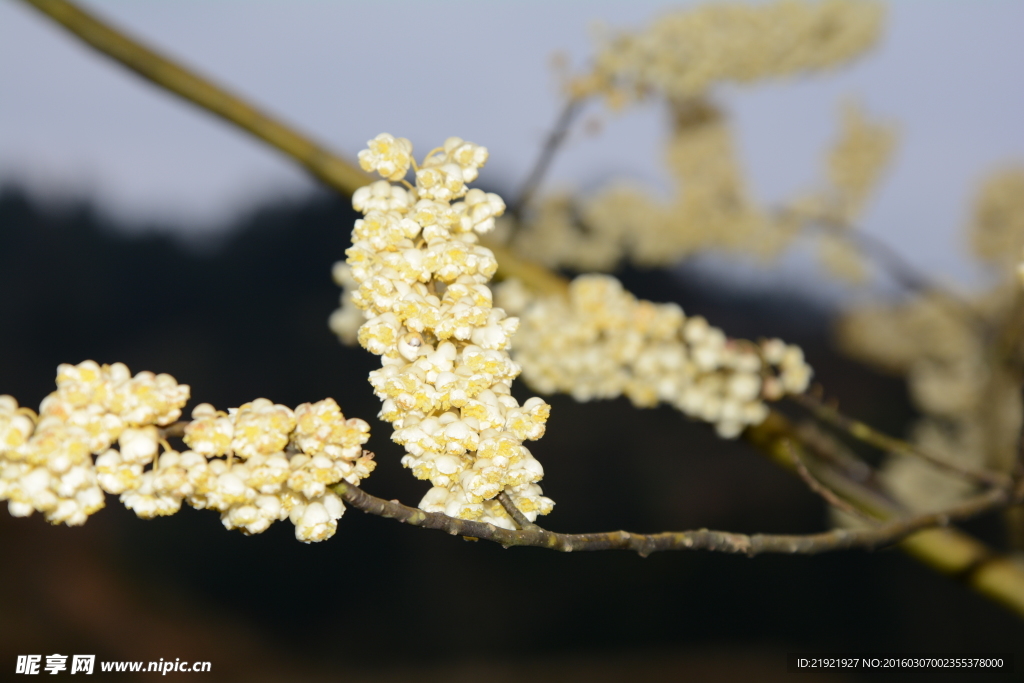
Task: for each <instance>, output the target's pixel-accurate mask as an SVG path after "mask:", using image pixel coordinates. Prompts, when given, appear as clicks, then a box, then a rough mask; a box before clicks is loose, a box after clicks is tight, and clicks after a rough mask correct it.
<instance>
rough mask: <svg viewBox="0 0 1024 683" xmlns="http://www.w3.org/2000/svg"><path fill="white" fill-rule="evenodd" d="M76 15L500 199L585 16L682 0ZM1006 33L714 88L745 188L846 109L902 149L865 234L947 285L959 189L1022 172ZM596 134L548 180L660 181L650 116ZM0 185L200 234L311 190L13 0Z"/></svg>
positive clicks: (0, 48) (4, 65) (629, 15)
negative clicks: (429, 162) (454, 164)
mask: <svg viewBox="0 0 1024 683" xmlns="http://www.w3.org/2000/svg"><path fill="white" fill-rule="evenodd" d="M682 4H693V3H682ZM87 5H88V6H89V7H90V8H93V9H95V10H97V11H99V12H101V13H102V14H103V15H105V16H107V17H108V18H110V19H112V20H114V21H115V22H116V23H117V24H120V25H121V26H123V27H125V28H127V29H129V30H130V31H132V32H134V33H135V34H136V35H138V36H139V37H141V38H143V39H144V40H146V41H148V42H150V43H151V44H153V45H155V46H157V47H158V48H160V49H162V50H164V51H166V52H168V53H170V54H171V55H173V56H177V57H181V58H184V60H185V61H186V63H188V64H191V65H194V66H196V67H199V69H200V70H201V71H202V72H204V73H206V74H207V75H209V76H212V77H213V78H214V79H216V80H218V81H219V82H221V83H222V84H226V85H228V86H230V87H231V88H232V89H234V90H236V91H237V92H240V93H242V94H244V95H245V96H247V97H249V98H251V99H253V100H255V101H256V102H257V103H259V104H262V105H263V106H265V107H266V108H268V109H269V110H271V111H273V112H276V113H278V114H280V115H282V116H283V117H284V118H285V119H286V120H289V121H291V122H294V123H296V124H298V125H299V126H300V127H301V128H303V129H305V130H307V131H310V132H312V133H313V134H314V135H315V136H317V137H319V138H320V139H322V140H324V141H326V142H327V143H329V144H330V145H332V146H333V147H334V148H336V149H338V150H340V151H341V152H343V153H346V154H348V155H350V156H351V155H354V154H355V152H357V151H358V150H359V149H360V148H361V147H362V146H363V145H364V143H365V141H366V140H367V139H368V138H370V137H372V136H374V135H375V134H377V133H378V132H381V131H388V132H391V133H393V134H396V135H402V136H405V137H409V138H411V139H412V140H413V142H414V144H415V145H416V146H417V149H419V150H420V152H421V153H422V152H424V151H426V150H427V149H429V148H430V147H432V146H434V145H436V144H438V143H439V142H440V141H442V140H443V139H444V138H445V137H447V136H449V135H459V136H460V137H464V138H466V139H469V140H473V141H475V142H478V143H480V144H484V145H486V146H487V147H489V148H490V150H491V161H490V163H489V164H488V167H487V169H485V171H484V175H483V178H482V179H483V180H484V181H485V182H486V183H487V184H489V185H491V186H492V187H496V188H499V189H502V188H509V189H511V188H512V187H515V186H517V185H518V182H519V180H520V179H521V178H522V176H523V175H524V173H525V172H526V169H527V168H528V167H529V165H530V164H531V162H532V160H533V158H534V156H535V154H536V150H537V147H538V145H539V143H540V141H541V139H542V138H543V136H544V133H545V131H546V130H547V128H548V126H549V125H550V123H551V121H552V120H553V118H554V115H555V113H556V110H557V106H558V100H557V97H556V87H555V84H554V79H553V77H552V74H551V70H550V66H549V65H550V57H551V55H552V53H553V52H555V51H557V50H561V51H564V52H566V53H568V54H569V55H570V56H571V58H572V60H573V62H574V63H576V64H581V63H583V62H584V61H585V60H586V58H587V55H588V54H589V51H590V39H589V26H590V24H591V22H592V21H593V20H595V19H600V20H603V21H605V22H606V23H608V24H610V25H611V26H612V27H627V26H634V27H638V26H643V25H645V24H646V23H647V22H648V21H649V20H650V19H651V18H652V17H653V16H656V15H657V14H659V13H661V12H664V11H666V9H669V8H672V7H678V6H680V3H678V2H676V3H664V2H655V1H641V2H638V1H637V0H632V1H631V2H626V1H610V0H609V1H601V2H597V1H594V2H582V1H577V2H558V3H551V2H548V3H543V2H540V1H539V0H530V1H525V2H518V3H498V2H479V1H478V2H464V1H462V2H455V1H452V0H447V1H446V2H411V1H405V2H399V1H397V0H396V1H390V2H356V1H354V0H349V1H346V2H328V1H326V0H321V1H318V2H313V1H311V0H292V1H291V2H284V1H283V0H276V1H269V0H263V1H247V2H241V1H240V0H232V1H221V2H196V1H194V0H192V1H187V2H186V1H184V0H177V1H174V2H170V1H166V2H156V1H151V2H128V1H127V0H93V1H92V2H88V3H87ZM1022 34H1024V3H1022V2H1012V1H1010V0H1004V1H996V0H988V1H978V2H967V1H966V0H961V1H959V2H953V1H946V2H925V1H923V0H918V1H914V2H910V1H903V2H896V3H894V4H891V5H890V12H889V21H888V30H887V32H886V36H885V38H884V40H883V42H882V44H881V46H880V47H879V48H878V49H877V50H876V51H875V52H874V53H873V54H871V55H869V56H868V57H866V58H864V59H862V60H861V61H859V62H858V63H856V64H854V65H853V66H851V67H849V68H847V69H844V70H842V71H840V72H838V73H836V74H832V75H827V76H818V77H814V78H810V79H806V80H803V81H798V82H785V83H781V84H780V83H773V84H768V85H760V86H756V87H753V88H744V89H728V90H726V91H724V92H722V93H721V99H722V100H724V101H725V102H726V103H727V104H728V105H729V107H731V110H732V112H733V115H734V117H735V120H736V122H737V124H738V130H739V142H740V146H741V153H742V154H743V156H744V158H745V160H746V161H747V163H748V168H749V169H750V171H751V179H752V184H753V185H754V188H755V191H756V192H757V194H758V195H759V196H762V197H764V198H767V199H771V198H776V197H781V196H783V195H785V194H787V193H788V192H790V191H792V190H795V189H798V188H800V187H804V186H806V185H807V184H808V183H810V182H811V181H812V180H813V178H814V177H815V174H816V172H817V170H818V169H819V167H820V166H819V164H820V160H821V151H822V150H823V149H824V147H825V145H826V144H827V142H828V140H829V139H830V138H831V136H832V134H833V132H834V130H835V126H836V121H837V118H836V113H837V109H838V105H839V102H840V101H841V100H842V98H843V97H845V96H854V97H856V98H858V99H859V100H860V101H861V102H862V103H864V104H865V105H866V106H867V108H868V109H869V110H870V111H872V112H873V113H875V114H877V115H879V116H881V117H884V118H886V119H889V120H892V121H894V122H897V123H898V124H899V125H900V127H901V130H902V132H903V137H902V142H901V147H900V152H899V156H898V159H897V161H896V163H895V165H894V166H893V168H892V169H891V171H890V173H889V174H888V176H887V179H886V182H885V185H884V187H883V190H882V191H881V193H880V194H879V195H878V196H877V198H876V201H875V203H874V204H873V206H872V207H871V210H870V212H869V213H868V215H867V216H866V218H865V221H864V222H865V226H866V229H867V230H869V231H871V232H873V233H875V234H878V235H882V236H884V237H885V238H886V239H887V240H888V241H889V242H890V243H891V244H893V245H894V246H896V247H897V248H898V249H900V250H901V251H902V252H903V253H905V254H906V255H907V256H908V258H910V259H911V260H913V261H915V262H917V263H919V264H921V265H922V266H923V267H927V268H929V269H930V270H932V271H937V272H939V273H940V274H941V275H942V276H943V277H949V278H951V279H957V280H961V281H963V280H966V279H968V278H969V277H970V276H971V273H972V271H971V269H970V267H969V265H968V264H967V261H966V260H965V259H964V258H963V257H962V255H961V252H962V251H963V240H962V235H961V232H960V230H959V229H960V227H961V226H962V224H963V223H964V221H965V220H966V216H967V212H968V210H969V202H970V197H971V194H972V192H973V188H974V187H975V185H976V183H977V181H978V179H979V178H980V177H981V176H982V175H983V174H984V173H985V171H986V170H987V169H989V168H991V167H993V166H994V165H996V164H998V163H1001V162H1002V163H1005V162H1009V161H1014V160H1016V161H1017V162H1018V163H1024V130H1022V125H1021V123H1020V122H1021V121H1024V76H1022V73H1021V65H1024V40H1022V39H1021V36H1022ZM595 112H596V113H600V112H599V110H596V109H595ZM605 119H606V125H605V126H604V127H603V132H602V133H601V134H600V135H599V136H597V137H586V136H584V135H578V136H576V137H575V138H574V139H573V140H572V141H571V143H570V144H569V145H568V146H567V148H566V149H565V151H564V152H563V153H562V155H561V156H560V157H559V159H558V161H557V163H556V165H555V167H554V169H553V173H552V176H551V177H552V179H553V180H554V181H556V182H558V183H563V184H570V185H573V186H576V187H581V188H587V187H594V186H596V185H599V184H600V183H601V182H603V181H605V180H607V179H609V178H613V177H622V176H628V177H633V178H641V179H647V180H652V181H655V182H661V180H662V179H663V177H664V176H663V171H662V169H661V166H660V154H659V152H658V141H659V140H660V139H661V138H662V136H663V135H664V122H663V119H662V112H661V111H660V110H659V109H658V108H657V107H645V108H640V109H636V110H631V111H630V112H629V113H627V114H625V115H623V116H621V117H611V118H608V117H605ZM0 180H5V181H9V180H17V181H19V182H21V183H22V184H28V185H29V186H30V187H32V188H33V189H34V190H36V191H37V192H40V193H42V194H45V195H49V196H54V195H58V196H59V195H61V194H69V193H70V194H79V195H81V194H88V195H90V196H95V197H96V198H98V200H99V201H100V202H101V205H102V206H103V207H104V209H105V210H107V211H109V212H110V213H112V214H114V215H116V216H118V217H120V218H121V219H123V220H125V221H134V220H139V219H143V220H145V219H154V218H155V219H158V220H162V221H167V222H170V223H174V224H178V225H180V226H181V229H182V230H185V231H202V230H209V229H216V226H218V225H220V224H222V223H223V222H224V220H225V219H226V218H227V217H228V216H230V215H232V214H233V213H234V212H235V211H237V210H238V209H239V208H240V207H244V206H247V205H251V204H252V203H254V202H256V201H259V200H260V199H261V198H269V197H275V196H295V195H301V194H302V193H304V192H307V191H308V190H309V188H310V187H312V184H311V181H309V180H308V179H307V178H306V177H305V176H304V175H303V174H302V173H301V172H300V171H298V170H296V169H295V168H294V167H293V166H292V165H291V164H290V163H289V162H287V161H285V160H284V159H282V158H281V157H279V156H278V155H276V154H275V153H273V152H270V151H268V150H266V149H264V148H263V147H262V146H260V145H258V144H256V143H254V142H252V141H251V140H250V139H248V138H247V137H246V136H245V135H244V134H241V133H238V132H236V131H234V130H232V129H230V128H229V127H228V126H227V125H226V124H222V123H221V122H219V121H217V120H214V119H212V118H211V117H209V116H207V115H205V114H202V113H200V112H198V111H196V110H195V109H193V108H191V107H189V106H187V105H184V104H181V103H179V102H178V101H177V100H176V99H174V98H173V97H171V96H169V95H167V94H165V93H163V92H160V91H158V90H157V89H156V88H154V87H152V86H150V85H148V84H146V83H143V82H142V81H140V80H139V79H138V78H136V77H134V76H132V75H130V74H129V73H128V72H126V71H124V70H122V69H120V68H118V67H116V66H115V65H113V64H112V63H110V62H108V61H107V60H105V59H104V58H101V57H99V56H97V55H95V54H94V53H93V52H91V51H89V50H87V49H86V48H84V47H82V46H80V45H79V44H77V43H76V42H75V41H73V40H72V39H71V38H70V37H69V36H67V35H66V34H65V33H64V32H63V31H61V30H60V29H58V28H57V27H55V26H53V25H51V24H50V23H49V22H48V21H47V20H45V19H44V18H42V17H41V16H39V15H37V14H36V13H35V11H34V10H31V9H30V8H28V7H26V6H23V5H21V4H20V3H18V2H15V1H14V0H0Z"/></svg>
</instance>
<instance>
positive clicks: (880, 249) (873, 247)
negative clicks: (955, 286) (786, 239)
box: [805, 218, 989, 330]
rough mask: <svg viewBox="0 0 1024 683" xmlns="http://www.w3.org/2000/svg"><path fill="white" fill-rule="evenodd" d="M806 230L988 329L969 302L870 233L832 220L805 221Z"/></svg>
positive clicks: (985, 322) (904, 285)
mask: <svg viewBox="0 0 1024 683" xmlns="http://www.w3.org/2000/svg"><path fill="white" fill-rule="evenodd" d="M805 227H807V228H813V229H816V230H818V231H819V232H822V233H825V234H827V235H830V236H832V237H834V238H836V239H840V240H843V241H844V242H847V243H849V244H852V245H853V246H854V248H856V249H857V250H858V251H860V253H861V254H864V255H865V256H867V257H868V258H870V259H871V260H873V261H874V262H875V263H877V264H878V265H879V266H881V267H882V269H883V270H884V271H885V272H887V273H888V274H889V277H891V278H892V279H893V280H895V281H896V282H897V283H898V284H899V285H900V286H902V287H903V288H904V289H906V290H907V291H909V292H914V293H916V294H920V295H922V296H928V295H933V294H934V295H938V297H939V298H938V300H939V302H940V303H941V304H942V305H944V306H946V308H947V310H948V311H949V312H950V313H952V314H954V315H956V316H957V317H961V318H964V319H966V320H967V321H968V322H969V323H971V324H972V325H975V326H976V327H978V328H979V329H982V330H985V329H987V328H988V327H989V323H988V321H987V320H985V318H984V317H982V315H981V313H979V312H978V310H977V309H976V308H975V307H974V306H973V305H972V304H971V302H969V301H968V300H966V299H964V298H963V297H962V296H960V295H959V294H957V293H956V292H954V291H953V290H951V289H949V288H948V287H944V286H943V285H941V284H939V283H938V282H936V281H935V280H933V279H932V278H930V277H928V276H927V275H926V274H924V273H922V272H921V271H919V270H918V269H917V268H915V267H914V266H913V265H911V263H910V262H909V261H907V260H906V259H905V258H903V256H902V255H900V253H899V252H898V251H896V250H895V249H893V248H892V247H890V246H889V245H888V244H886V243H885V242H884V241H882V240H880V239H878V238H877V237H875V236H873V235H871V234H870V233H867V232H864V231H863V230H858V229H856V228H855V227H853V226H852V225H848V224H846V223H842V222H837V221H836V220H834V219H824V218H817V219H814V220H811V221H808V222H807V223H805Z"/></svg>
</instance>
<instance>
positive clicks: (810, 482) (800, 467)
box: [786, 441, 878, 524]
mask: <svg viewBox="0 0 1024 683" xmlns="http://www.w3.org/2000/svg"><path fill="white" fill-rule="evenodd" d="M786 450H788V451H789V457H790V458H791V459H792V460H793V467H795V468H796V472H797V474H798V475H799V476H800V478H801V479H802V480H803V481H804V483H805V484H807V488H809V489H811V491H813V492H814V493H816V494H818V495H819V496H821V497H822V498H823V499H824V500H825V502H826V503H828V504H829V505H831V506H832V507H834V508H836V509H837V510H842V511H843V512H845V513H846V514H848V515H852V516H853V517H856V518H858V519H862V520H864V521H865V522H869V523H871V524H877V523H878V520H877V519H875V518H874V517H872V516H870V515H867V514H865V513H863V512H861V511H860V510H858V509H857V508H856V507H854V506H853V505H851V504H850V503H848V502H846V501H845V500H843V499H842V498H840V497H839V496H837V495H836V493H835V492H834V491H833V490H832V489H830V488H828V487H827V486H825V485H824V484H822V483H821V482H820V481H818V479H817V478H815V476H814V475H813V474H811V471H810V470H809V469H807V465H806V464H805V463H804V461H803V458H801V457H800V452H799V450H797V449H796V448H795V447H794V446H793V443H792V442H790V441H787V442H786Z"/></svg>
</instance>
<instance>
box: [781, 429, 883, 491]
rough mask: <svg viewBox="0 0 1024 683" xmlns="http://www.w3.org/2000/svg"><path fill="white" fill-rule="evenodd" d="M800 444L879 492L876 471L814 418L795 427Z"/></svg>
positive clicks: (847, 475) (854, 479) (819, 457)
mask: <svg viewBox="0 0 1024 683" xmlns="http://www.w3.org/2000/svg"><path fill="white" fill-rule="evenodd" d="M794 429H795V430H796V434H797V435H798V437H799V440H800V443H802V444H803V445H804V446H806V447H807V448H808V449H809V450H810V451H811V452H813V453H814V455H815V456H817V458H818V459H820V460H823V461H824V462H826V463H828V464H829V465H831V466H832V467H835V468H836V469H837V470H838V471H839V472H841V473H842V474H843V476H846V477H848V478H850V479H852V480H853V481H856V482H857V483H859V484H863V485H864V486H868V487H871V488H872V489H873V490H879V486H878V480H877V478H876V476H875V474H876V472H875V469H874V468H873V467H872V466H871V465H869V464H868V463H866V462H864V461H863V460H861V459H860V458H859V457H858V456H857V455H856V454H855V453H854V452H853V451H852V450H851V449H850V448H849V447H848V446H847V445H846V444H844V443H842V442H841V441H839V439H838V438H836V437H835V436H834V435H833V434H832V433H831V432H827V431H825V429H823V428H822V427H821V426H820V425H819V424H818V423H817V422H815V421H814V419H813V418H807V419H805V420H801V421H800V422H799V423H797V424H796V425H795V426H794Z"/></svg>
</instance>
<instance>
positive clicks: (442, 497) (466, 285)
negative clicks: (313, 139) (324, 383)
mask: <svg viewBox="0 0 1024 683" xmlns="http://www.w3.org/2000/svg"><path fill="white" fill-rule="evenodd" d="M392 140H394V138H392V137H391V136H389V135H386V134H383V135H379V136H377V138H375V139H374V140H371V141H370V143H369V144H370V150H369V153H364V154H361V155H360V159H361V160H363V161H364V168H366V169H367V170H377V171H378V172H380V173H381V174H382V175H384V176H385V177H387V178H390V179H392V180H394V179H399V178H401V175H399V170H401V169H403V168H404V169H406V170H408V167H409V165H410V164H412V163H413V162H412V160H411V158H409V157H408V156H407V153H406V151H405V150H406V149H407V147H406V145H404V143H403V144H402V145H400V146H399V145H397V144H392V143H391V141H392ZM399 140H401V138H399ZM385 143H386V144H385ZM389 145H390V146H389ZM399 148H400V149H401V150H402V151H401V153H399V152H396V151H394V150H397V149H399ZM380 150H383V151H380ZM486 160H487V150H486V148H484V147H480V146H477V145H474V144H472V143H469V142H465V141H463V140H461V139H460V138H454V137H453V138H448V140H446V141H445V143H444V146H443V147H441V148H438V149H435V150H433V151H432V152H431V153H430V154H428V155H427V158H426V159H425V160H424V162H423V164H422V165H421V166H419V167H416V168H415V175H416V185H415V187H413V186H411V185H409V186H408V189H406V188H404V187H401V186H399V185H392V184H390V183H388V182H387V181H379V182H376V183H373V184H372V185H370V186H368V187H364V188H362V189H360V190H359V191H357V192H356V193H355V194H354V195H353V200H352V203H353V206H355V208H356V209H357V210H359V211H361V212H362V213H363V214H364V217H363V218H361V219H359V220H357V221H356V223H355V228H354V230H353V232H352V247H351V248H350V249H349V250H348V251H347V252H346V255H347V256H348V259H347V262H346V264H343V265H338V266H336V267H335V278H336V279H337V280H339V282H340V283H342V284H347V285H348V286H350V287H351V288H352V289H351V304H352V305H354V306H355V307H356V308H357V309H359V310H361V311H362V312H363V316H364V318H365V322H363V324H362V325H361V326H360V327H359V328H358V331H357V332H356V335H355V336H356V337H357V338H358V341H359V343H360V344H361V345H362V346H363V347H364V348H366V349H367V350H368V351H370V352H371V353H374V354H377V355H380V356H382V359H381V365H382V367H381V369H380V370H376V371H374V372H372V373H371V375H370V383H371V384H372V385H373V389H374V391H375V393H376V394H377V396H378V397H380V398H381V400H382V401H383V405H382V408H381V412H380V417H381V419H384V420H386V421H388V422H390V423H391V424H392V425H393V426H394V428H395V432H394V436H393V439H394V440H395V441H396V442H397V443H399V444H402V445H404V446H405V449H406V451H407V455H406V456H404V457H403V459H402V464H403V465H405V466H406V467H408V468H410V469H412V472H413V474H414V475H415V476H416V477H418V478H420V479H427V480H430V482H431V483H432V484H433V488H432V489H431V490H430V491H428V492H427V494H426V495H425V496H424V498H423V500H422V501H421V502H420V507H421V508H422V509H424V510H428V511H438V512H444V513H446V514H448V515H451V516H455V517H461V518H464V519H476V520H481V521H485V522H490V523H492V524H496V525H499V526H503V527H506V528H514V524H513V521H512V519H511V517H509V516H508V514H507V513H506V512H505V510H504V508H503V507H502V506H501V505H500V504H499V503H498V501H496V500H495V497H496V496H497V495H498V494H499V493H501V492H502V491H505V492H507V494H508V496H509V497H510V498H511V500H512V501H513V503H514V504H515V505H516V506H517V507H518V508H519V509H520V510H521V511H522V512H523V514H525V515H526V516H527V517H528V518H529V519H530V520H534V519H536V517H537V515H539V514H547V513H548V512H549V511H550V510H551V508H552V505H553V503H552V502H551V500H550V499H548V498H546V497H544V496H543V495H542V492H541V489H540V487H539V486H538V485H537V482H538V481H539V480H540V479H541V477H542V476H543V468H542V467H541V465H540V463H539V462H537V460H536V459H534V457H533V456H532V454H531V453H530V451H529V450H528V449H527V448H526V447H525V446H523V445H522V443H523V441H524V440H527V439H538V438H540V436H541V435H543V433H544V428H545V423H546V421H547V418H548V411H549V406H548V405H547V404H546V403H544V401H542V400H540V399H538V398H532V399H530V400H528V401H526V402H525V403H524V404H523V405H519V402H518V401H517V400H516V399H515V398H513V397H512V395H511V393H510V387H511V384H512V381H513V380H514V379H515V377H516V376H517V375H518V374H519V371H520V370H519V366H518V365H516V364H515V363H514V362H513V361H512V360H511V359H510V358H509V355H508V351H507V349H508V346H509V340H510V338H511V336H512V334H513V333H514V332H515V330H516V327H517V325H518V320H517V319H516V318H510V317H508V316H507V315H506V314H505V312H504V311H503V310H501V309H500V308H496V307H494V306H493V305H492V295H491V290H490V288H489V287H488V284H487V283H488V282H489V281H490V279H491V277H492V276H493V275H494V272H495V270H496V269H497V263H496V261H495V259H494V254H493V253H492V252H491V251H490V250H489V249H486V248H484V247H482V246H480V244H479V241H478V235H480V234H482V233H485V232H487V231H489V230H491V229H492V228H493V227H494V219H495V218H497V217H498V216H500V215H501V214H502V213H503V212H504V210H505V204H504V202H503V201H502V200H501V198H500V197H499V196H498V195H496V194H492V193H485V192H483V191H481V190H478V189H471V190H467V188H466V183H467V182H470V181H472V180H474V179H475V178H476V177H477V175H478V173H479V169H480V167H481V166H483V164H484V163H485V162H486ZM403 164H404V165H403ZM393 168H394V169H395V170H394V172H393V173H392V172H391V171H392V169H393ZM402 175H404V173H403V174H402ZM456 200H460V201H456ZM345 298H346V297H344V296H343V302H344V301H345ZM343 306H344V307H343V308H342V309H341V310H339V311H337V312H336V313H335V315H334V316H332V320H331V326H332V328H333V329H335V331H337V332H338V333H339V334H340V335H341V336H342V337H343V338H344V337H345V336H351V335H352V332H353V331H354V330H353V327H354V323H355V322H356V316H355V315H354V311H353V308H352V306H351V305H349V304H347V303H345V304H343Z"/></svg>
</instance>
